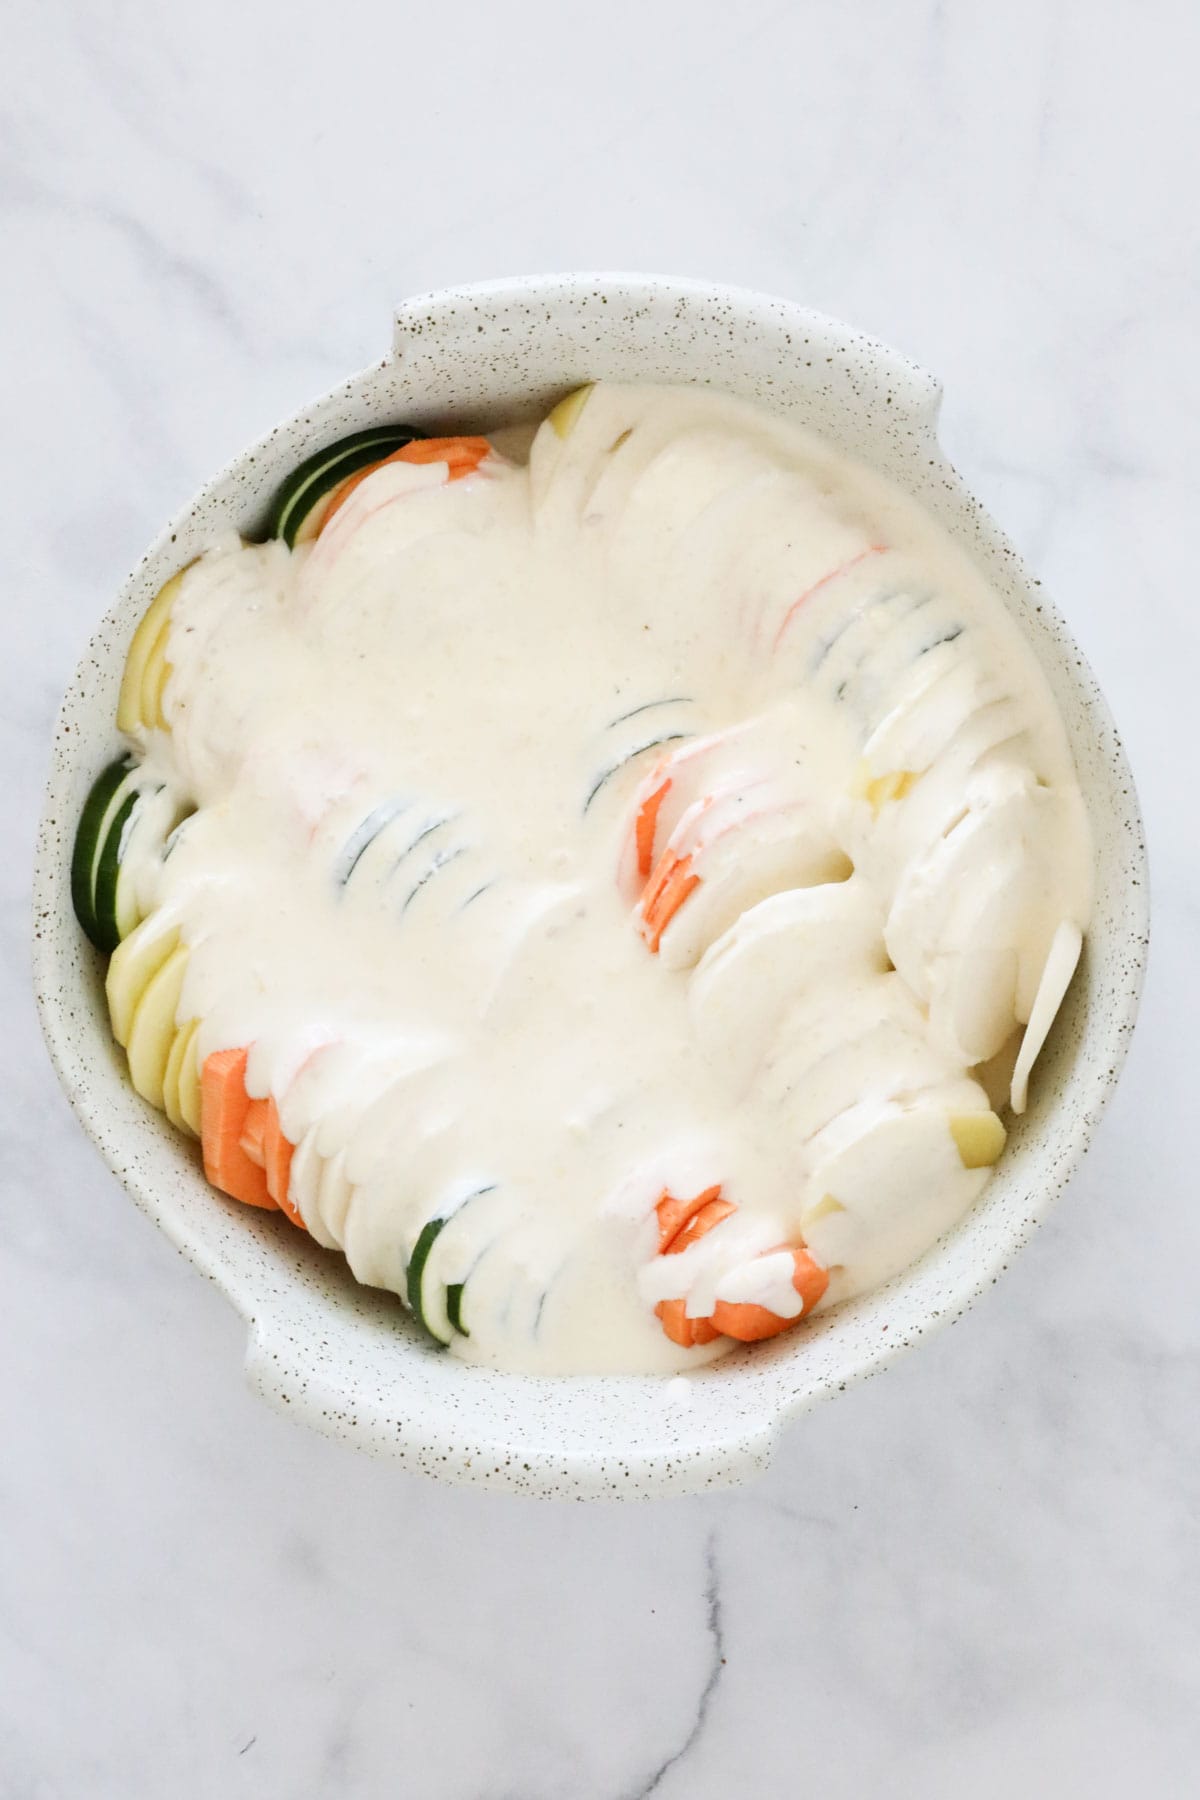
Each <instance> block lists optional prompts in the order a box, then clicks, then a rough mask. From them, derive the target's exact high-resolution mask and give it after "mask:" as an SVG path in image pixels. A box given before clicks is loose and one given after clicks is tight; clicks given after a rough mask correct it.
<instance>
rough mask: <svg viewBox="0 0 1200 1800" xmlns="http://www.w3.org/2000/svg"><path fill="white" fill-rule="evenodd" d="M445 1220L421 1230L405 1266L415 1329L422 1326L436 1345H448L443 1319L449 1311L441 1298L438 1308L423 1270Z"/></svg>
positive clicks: (446, 1320)
mask: <svg viewBox="0 0 1200 1800" xmlns="http://www.w3.org/2000/svg"><path fill="white" fill-rule="evenodd" d="M445 1223H446V1221H445V1219H430V1220H429V1222H428V1224H426V1225H423V1226H422V1227H421V1235H420V1236H419V1237H418V1239H417V1241H416V1244H415V1246H414V1248H413V1253H412V1260H411V1261H410V1263H409V1265H408V1304H409V1307H410V1308H411V1310H412V1315H413V1317H414V1318H415V1319H416V1321H417V1323H418V1325H423V1326H424V1328H425V1330H426V1331H427V1332H428V1333H429V1335H430V1337H431V1338H433V1340H434V1341H435V1343H438V1344H448V1343H449V1342H450V1321H449V1317H448V1316H446V1315H447V1312H448V1309H447V1306H446V1302H445V1298H444V1295H443V1296H442V1297H441V1304H440V1305H439V1304H438V1300H439V1296H438V1294H437V1293H436V1292H435V1291H434V1286H433V1284H432V1283H431V1284H430V1287H429V1289H428V1291H427V1290H426V1285H425V1270H426V1268H427V1267H428V1264H429V1252H430V1251H431V1250H432V1249H433V1246H434V1244H435V1243H436V1242H437V1238H438V1233H439V1232H440V1231H441V1229H442V1227H443V1225H444V1224H445Z"/></svg>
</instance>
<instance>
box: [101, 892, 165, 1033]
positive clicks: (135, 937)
mask: <svg viewBox="0 0 1200 1800" xmlns="http://www.w3.org/2000/svg"><path fill="white" fill-rule="evenodd" d="M178 943H179V927H178V925H175V924H173V923H172V922H171V920H170V919H164V918H163V916H162V914H161V912H158V913H151V914H150V916H149V918H147V919H143V920H142V922H141V924H140V925H139V926H137V928H136V929H135V930H133V931H131V932H130V934H129V936H128V937H127V938H123V939H122V941H121V942H120V943H119V944H118V945H117V947H116V949H115V950H114V951H113V953H112V959H111V961H110V962H109V965H108V975H107V976H106V978H105V982H104V991H105V994H106V995H107V996H108V1014H109V1018H110V1019H111V1020H112V1030H113V1036H114V1037H115V1038H116V1040H117V1042H118V1044H121V1045H127V1044H128V1042H129V1033H130V1030H131V1029H132V1026H133V1017H134V1013H135V1011H136V1010H137V1004H138V1001H139V1000H140V999H141V997H142V995H143V994H144V993H145V991H146V989H147V988H148V987H149V985H150V983H151V981H153V979H154V977H155V976H156V975H157V974H158V971H159V970H160V969H161V968H162V966H163V964H164V963H165V962H166V960H167V958H168V956H170V955H171V953H172V951H173V950H174V949H175V947H176V945H177V944H178Z"/></svg>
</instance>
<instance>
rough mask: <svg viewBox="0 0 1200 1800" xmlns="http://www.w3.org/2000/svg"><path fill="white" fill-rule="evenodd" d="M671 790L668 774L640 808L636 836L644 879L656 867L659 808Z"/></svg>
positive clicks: (638, 862) (638, 863)
mask: <svg viewBox="0 0 1200 1800" xmlns="http://www.w3.org/2000/svg"><path fill="white" fill-rule="evenodd" d="M670 791H671V777H670V776H669V775H668V776H667V778H666V780H665V781H664V782H663V784H662V786H661V787H657V788H655V790H654V792H653V793H652V794H651V795H650V796H649V798H648V799H646V800H643V801H642V804H641V806H640V808H639V809H638V816H637V824H636V825H635V827H634V838H635V841H636V844H637V871H638V874H639V875H640V876H641V878H642V880H643V881H646V880H647V879H648V878H649V875H650V871H651V869H652V868H653V867H654V833H655V830H656V829H657V826H658V810H659V808H660V806H661V805H662V803H663V801H664V800H665V799H666V797H667V795H668V794H669V793H670Z"/></svg>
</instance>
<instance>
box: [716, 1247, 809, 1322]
mask: <svg viewBox="0 0 1200 1800" xmlns="http://www.w3.org/2000/svg"><path fill="white" fill-rule="evenodd" d="M783 1248H785V1249H788V1248H790V1249H791V1252H792V1261H793V1264H794V1268H793V1273H792V1286H793V1287H794V1288H795V1290H796V1292H797V1293H798V1294H799V1296H800V1298H801V1299H802V1300H803V1302H804V1311H803V1312H800V1313H797V1314H796V1315H795V1317H794V1318H791V1319H785V1318H781V1317H780V1315H779V1314H778V1313H775V1312H772V1311H771V1310H770V1308H769V1307H766V1306H755V1305H753V1304H752V1303H750V1302H748V1301H729V1300H718V1301H717V1303H716V1305H715V1306H714V1307H713V1310H712V1322H713V1324H714V1325H715V1327H716V1329H717V1330H718V1331H719V1332H721V1333H722V1334H723V1335H724V1336H725V1337H731V1338H737V1339H738V1340H739V1342H741V1343H743V1344H757V1343H760V1342H761V1341H762V1339H763V1338H769V1337H777V1336H778V1335H779V1333H780V1332H781V1331H787V1330H788V1329H789V1327H790V1326H792V1325H796V1324H798V1323H799V1321H800V1320H801V1319H802V1318H803V1317H804V1316H805V1314H806V1313H810V1312H811V1311H812V1309H813V1307H814V1306H815V1305H816V1304H817V1301H818V1300H819V1299H820V1298H821V1295H822V1294H823V1293H824V1292H825V1289H826V1288H827V1287H828V1286H829V1271H828V1270H827V1269H823V1268H822V1267H821V1265H820V1263H818V1262H815V1261H814V1260H813V1258H812V1257H811V1256H810V1255H809V1253H808V1251H807V1250H805V1249H803V1248H802V1247H796V1246H790V1245H784V1246H783ZM765 1254H767V1255H774V1254H775V1252H774V1251H768V1252H766V1253H765Z"/></svg>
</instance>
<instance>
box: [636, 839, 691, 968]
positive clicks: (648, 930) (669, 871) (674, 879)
mask: <svg viewBox="0 0 1200 1800" xmlns="http://www.w3.org/2000/svg"><path fill="white" fill-rule="evenodd" d="M664 864H665V865H667V866H666V868H665V871H664ZM699 886H700V877H699V876H698V875H696V874H694V873H693V872H692V859H691V857H690V856H676V855H675V854H674V852H673V851H670V850H666V851H664V852H663V855H662V858H661V860H660V862H659V865H658V868H657V869H656V870H655V872H654V874H653V875H652V876H651V877H650V884H649V886H648V887H647V889H646V892H645V894H643V896H642V936H643V937H644V938H645V940H646V943H647V944H648V945H649V947H650V953H651V955H652V956H657V955H658V946H659V944H660V943H661V942H662V934H663V932H664V931H665V930H666V928H667V926H668V925H669V924H670V923H671V920H672V919H673V918H674V917H675V914H676V913H677V912H678V911H679V909H680V907H681V906H682V905H683V903H684V901H685V900H686V899H687V897H688V895H689V894H690V893H691V892H692V889H693V888H698V887H699Z"/></svg>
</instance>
